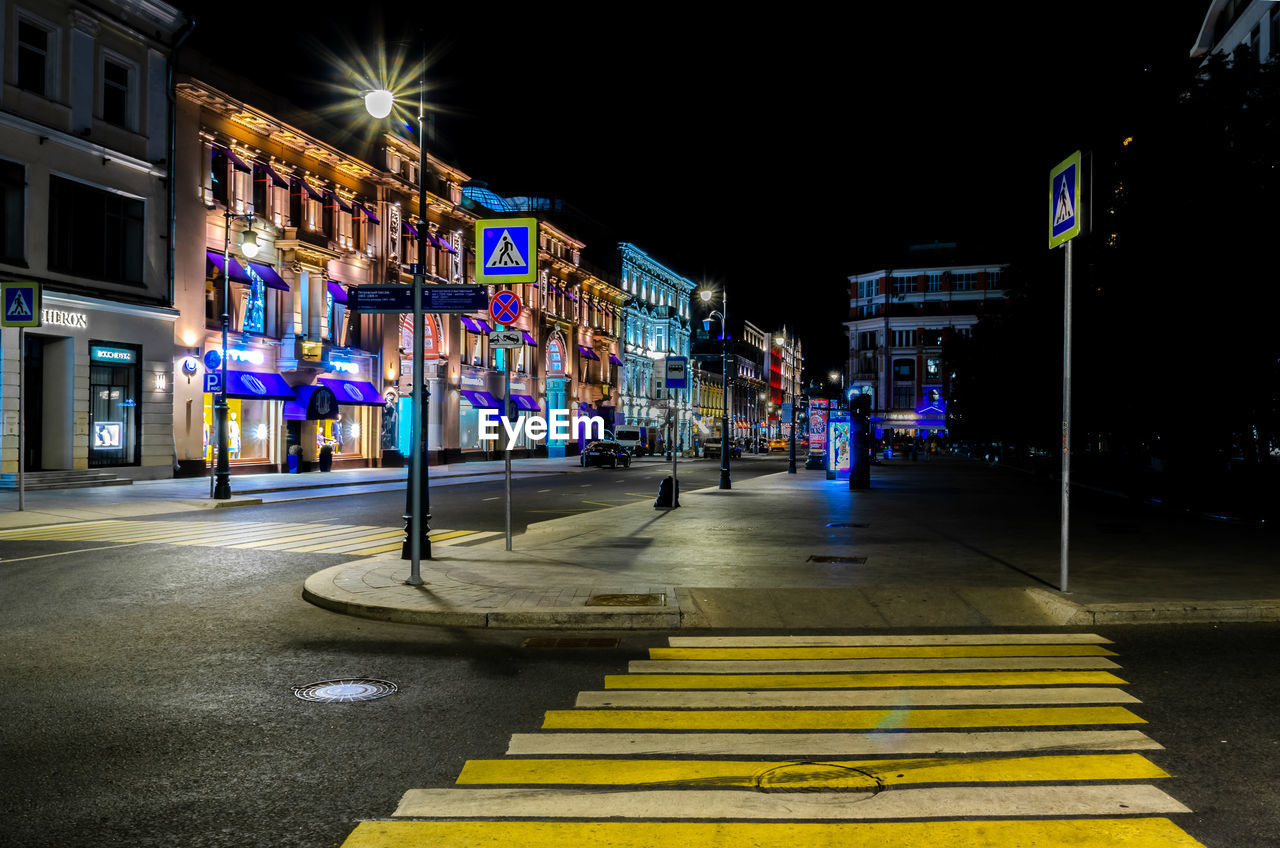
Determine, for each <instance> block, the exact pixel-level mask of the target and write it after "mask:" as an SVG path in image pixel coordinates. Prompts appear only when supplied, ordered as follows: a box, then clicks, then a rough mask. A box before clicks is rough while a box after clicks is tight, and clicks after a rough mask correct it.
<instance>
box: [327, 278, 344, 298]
mask: <svg viewBox="0 0 1280 848" xmlns="http://www.w3.org/2000/svg"><path fill="white" fill-rule="evenodd" d="M329 294H331V295H333V302H334V303H346V302H347V290H346V289H344V288H343V287H342V283H340V282H338V281H337V280H330V281H329Z"/></svg>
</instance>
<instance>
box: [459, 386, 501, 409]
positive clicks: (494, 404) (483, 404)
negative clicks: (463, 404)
mask: <svg viewBox="0 0 1280 848" xmlns="http://www.w3.org/2000/svg"><path fill="white" fill-rule="evenodd" d="M460 394H461V395H462V396H463V397H464V398H466V399H467V403H469V404H471V406H472V407H474V408H475V409H502V401H500V400H498V399H497V398H495V397H494V396H493V395H491V394H489V393H488V392H479V391H471V390H468V389H463V390H462V391H461V392H460Z"/></svg>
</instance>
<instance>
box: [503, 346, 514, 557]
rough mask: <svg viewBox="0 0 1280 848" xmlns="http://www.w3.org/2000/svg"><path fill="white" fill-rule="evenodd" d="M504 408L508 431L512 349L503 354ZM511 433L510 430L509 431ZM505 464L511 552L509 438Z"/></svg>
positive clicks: (508, 538)
mask: <svg viewBox="0 0 1280 848" xmlns="http://www.w3.org/2000/svg"><path fill="white" fill-rule="evenodd" d="M502 364H503V369H502V385H503V392H502V406H503V410H502V411H503V412H504V413H506V414H505V415H504V416H503V417H504V418H506V419H507V426H506V427H504V428H503V429H507V428H508V427H509V426H510V421H511V419H510V416H511V414H512V409H511V348H507V349H506V350H504V351H503V352H502ZM507 432H508V433H510V430H509V429H508V430H507ZM503 454H505V456H504V457H503V464H504V465H505V466H506V472H507V550H511V439H510V436H508V437H507V449H506V450H505V451H503Z"/></svg>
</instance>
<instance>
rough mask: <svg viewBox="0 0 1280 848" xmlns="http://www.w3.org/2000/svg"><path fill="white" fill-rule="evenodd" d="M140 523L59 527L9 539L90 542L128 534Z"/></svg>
mask: <svg viewBox="0 0 1280 848" xmlns="http://www.w3.org/2000/svg"><path fill="white" fill-rule="evenodd" d="M137 523H139V522H129V523H127V524H126V523H123V522H117V523H112V524H109V525H105V526H104V525H97V526H94V527H78V526H77V527H59V528H57V529H53V530H41V531H33V532H28V533H23V534H22V535H20V536H16V537H14V536H11V537H9V538H14V539H21V540H23V541H26V542H40V541H54V542H74V541H80V540H85V541H89V540H92V539H95V538H99V537H104V536H105V537H111V536H116V535H119V534H121V533H127V532H128V531H129V529H130V528H131V527H132V526H135V525H136V524H137Z"/></svg>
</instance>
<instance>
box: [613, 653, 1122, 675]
mask: <svg viewBox="0 0 1280 848" xmlns="http://www.w3.org/2000/svg"><path fill="white" fill-rule="evenodd" d="M1119 667H1120V666H1118V665H1116V664H1115V663H1113V662H1112V661H1111V660H1109V659H1106V658H1105V657H921V658H911V659H905V658H904V659H870V660H671V661H668V660H632V661H631V662H630V663H629V664H628V665H627V669H628V670H629V671H631V672H632V673H633V674H653V673H668V674H670V673H675V674H679V673H686V674H699V673H701V674H730V673H732V674H752V673H768V672H777V673H795V672H806V671H812V672H841V671H844V672H851V671H947V670H951V669H957V670H958V669H1019V668H1027V669H1031V668H1044V669H1068V668H1070V669H1077V668H1119Z"/></svg>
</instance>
